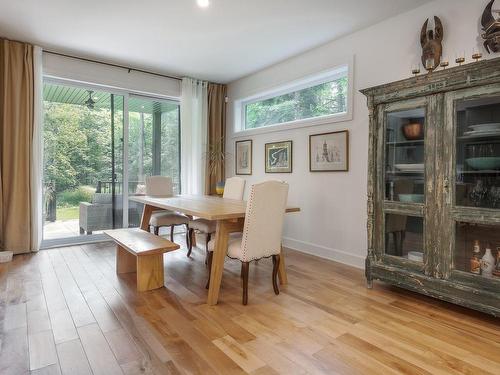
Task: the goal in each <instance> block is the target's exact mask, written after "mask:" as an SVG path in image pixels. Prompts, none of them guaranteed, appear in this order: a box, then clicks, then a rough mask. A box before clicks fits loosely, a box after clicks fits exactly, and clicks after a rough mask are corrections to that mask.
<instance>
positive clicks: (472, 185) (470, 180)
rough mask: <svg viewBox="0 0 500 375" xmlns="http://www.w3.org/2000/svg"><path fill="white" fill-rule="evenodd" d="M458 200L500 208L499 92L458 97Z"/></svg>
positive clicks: (456, 197) (456, 190) (456, 186)
mask: <svg viewBox="0 0 500 375" xmlns="http://www.w3.org/2000/svg"><path fill="white" fill-rule="evenodd" d="M455 106H456V107H455V111H456V113H455V119H456V140H455V142H456V163H455V168H456V174H455V176H456V179H455V204H456V205H457V206H465V207H484V208H496V209H498V208H500V95H499V96H497V97H496V96H493V97H484V98H478V99H473V100H465V99H462V100H458V101H457V102H456V104H455Z"/></svg>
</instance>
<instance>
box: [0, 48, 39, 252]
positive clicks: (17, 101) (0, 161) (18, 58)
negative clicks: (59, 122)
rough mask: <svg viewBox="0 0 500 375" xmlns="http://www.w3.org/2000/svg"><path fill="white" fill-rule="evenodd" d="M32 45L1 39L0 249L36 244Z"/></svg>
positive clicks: (24, 248) (19, 249)
mask: <svg viewBox="0 0 500 375" xmlns="http://www.w3.org/2000/svg"><path fill="white" fill-rule="evenodd" d="M33 74H34V72H33V46H32V45H29V44H26V43H20V42H14V41H9V40H6V39H0V250H11V251H13V252H14V253H15V254H19V253H25V252H29V251H30V250H32V249H34V248H36V247H37V245H36V244H35V243H34V238H33V233H32V220H31V219H32V204H33V200H32V199H33V198H32V195H31V184H32V176H31V164H32V158H33V154H32V146H33V119H34V108H33V104H34V97H33V92H34V87H33V79H34V78H33V77H34V76H33Z"/></svg>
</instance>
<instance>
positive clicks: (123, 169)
mask: <svg viewBox="0 0 500 375" xmlns="http://www.w3.org/2000/svg"><path fill="white" fill-rule="evenodd" d="M43 135H44V171H43V172H44V176H43V186H44V190H43V198H44V217H43V219H44V231H43V239H44V243H43V244H42V246H44V247H47V246H52V245H61V244H71V243H78V242H85V241H89V240H99V239H102V238H104V236H103V235H102V231H103V230H106V229H112V228H121V227H123V226H131V227H134V226H138V225H139V220H140V216H141V212H142V207H141V206H139V205H136V204H134V203H133V202H129V201H128V197H129V195H130V194H140V193H143V191H144V183H145V177H146V176H150V175H167V176H171V177H172V179H173V181H174V186H175V191H176V192H178V191H179V178H180V168H179V151H180V150H179V147H180V146H179V144H180V142H179V104H178V103H177V102H175V101H168V100H162V99H155V98H150V97H144V96H135V95H131V94H129V93H126V92H124V93H121V92H117V91H112V90H109V91H106V90H102V89H95V88H92V87H86V86H80V85H71V84H67V83H65V82H63V83H61V82H58V81H46V82H45V83H44V134H43ZM125 146H126V147H125Z"/></svg>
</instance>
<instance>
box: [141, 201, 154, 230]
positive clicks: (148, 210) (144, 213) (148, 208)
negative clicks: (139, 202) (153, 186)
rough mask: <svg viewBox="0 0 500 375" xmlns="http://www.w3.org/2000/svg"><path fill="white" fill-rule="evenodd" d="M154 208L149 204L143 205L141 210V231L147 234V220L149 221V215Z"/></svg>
mask: <svg viewBox="0 0 500 375" xmlns="http://www.w3.org/2000/svg"><path fill="white" fill-rule="evenodd" d="M153 210H154V207H153V206H150V205H149V204H145V205H144V209H143V210H142V219H141V229H142V230H145V231H148V232H149V220H150V219H151V214H152V213H153Z"/></svg>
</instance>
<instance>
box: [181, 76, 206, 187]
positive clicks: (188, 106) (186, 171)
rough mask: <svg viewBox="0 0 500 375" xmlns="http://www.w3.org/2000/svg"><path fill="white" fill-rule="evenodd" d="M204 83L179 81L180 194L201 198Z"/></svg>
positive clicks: (188, 80) (204, 135)
mask: <svg viewBox="0 0 500 375" xmlns="http://www.w3.org/2000/svg"><path fill="white" fill-rule="evenodd" d="M207 86H208V84H207V82H204V81H198V80H195V79H192V78H183V79H182V93H181V190H182V193H183V194H204V188H205V160H206V152H207V105H208V98H207Z"/></svg>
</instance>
